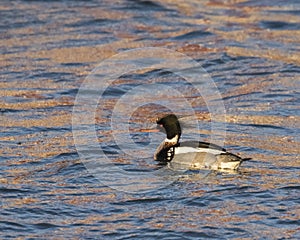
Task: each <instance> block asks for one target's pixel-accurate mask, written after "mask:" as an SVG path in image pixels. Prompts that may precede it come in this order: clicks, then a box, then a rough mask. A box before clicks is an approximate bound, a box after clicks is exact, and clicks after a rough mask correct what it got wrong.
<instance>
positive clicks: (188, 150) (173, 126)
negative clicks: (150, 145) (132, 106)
mask: <svg viewBox="0 0 300 240" xmlns="http://www.w3.org/2000/svg"><path fill="white" fill-rule="evenodd" d="M156 123H157V124H159V125H160V126H162V127H163V128H164V129H165V131H166V133H167V138H166V139H165V140H164V141H163V142H162V143H161V144H160V145H159V147H158V148H157V149H156V152H155V154H154V159H155V160H156V161H159V162H160V163H162V164H167V163H168V162H171V161H172V163H173V162H176V163H183V164H187V163H188V164H189V168H190V169H211V170H218V169H225V170H226V169H227V170H237V169H238V168H239V166H240V165H241V163H242V162H243V161H246V160H249V159H250V158H241V157H239V156H237V155H235V154H233V153H229V152H227V151H226V149H224V148H222V147H220V146H218V145H215V144H212V143H207V142H196V141H188V142H183V143H180V142H179V139H180V136H181V127H180V123H179V121H178V118H177V117H176V116H175V115H174V114H170V115H167V116H165V117H163V118H161V119H158V120H157V121H156Z"/></svg>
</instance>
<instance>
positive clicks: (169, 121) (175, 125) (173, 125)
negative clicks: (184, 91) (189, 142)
mask: <svg viewBox="0 0 300 240" xmlns="http://www.w3.org/2000/svg"><path fill="white" fill-rule="evenodd" d="M156 123H157V124H159V125H161V126H162V127H163V128H164V129H165V130H166V133H167V139H169V140H171V139H174V138H175V137H176V136H177V137H178V141H179V138H180V136H181V128H180V124H179V121H178V118H177V117H176V116H175V115H174V114H169V115H167V116H165V117H162V118H161V119H158V120H157V121H156Z"/></svg>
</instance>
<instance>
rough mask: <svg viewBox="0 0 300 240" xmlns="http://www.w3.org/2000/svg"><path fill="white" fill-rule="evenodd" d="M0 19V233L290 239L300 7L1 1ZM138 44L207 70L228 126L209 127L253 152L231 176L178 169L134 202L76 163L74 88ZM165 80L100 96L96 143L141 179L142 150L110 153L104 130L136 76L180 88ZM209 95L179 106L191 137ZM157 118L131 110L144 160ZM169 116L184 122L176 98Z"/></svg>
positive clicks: (299, 190) (299, 227)
mask: <svg viewBox="0 0 300 240" xmlns="http://www.w3.org/2000/svg"><path fill="white" fill-rule="evenodd" d="M0 19H1V21H0V31H1V32H0V37H1V45H0V49H1V61H0V64H1V70H0V71H1V74H0V76H1V82H0V87H1V88H0V92H1V99H0V108H1V112H0V119H1V121H0V124H1V130H0V139H1V143H0V144H1V148H0V156H1V161H0V171H1V175H0V193H1V201H0V204H1V210H0V213H1V214H0V216H1V217H0V229H1V231H0V238H1V239H16V238H17V239H202V238H203V239H204V238H215V239H241V238H243V239H299V238H300V207H299V205H300V200H299V199H300V198H299V197H300V179H299V170H300V158H299V153H300V148H299V146H300V139H299V135H300V109H299V105H300V98H299V96H300V95H299V94H300V88H299V87H300V58H299V50H300V3H299V1H297V0H289V1H279V0H278V1H251V0H250V1H243V0H236V1H192V0H189V1H180V0H178V1H137V0H136V1H129V0H128V1H125V0H124V1H123V0H120V1H6V0H4V1H1V4H0ZM145 47H161V48H165V49H169V50H172V51H174V52H175V51H177V52H180V53H182V54H185V55H186V56H189V57H192V58H193V59H194V60H195V61H196V62H197V63H199V64H201V65H202V66H203V67H204V69H205V70H206V71H207V72H208V73H209V75H210V76H211V78H212V79H213V81H214V82H215V84H216V86H217V87H218V90H219V93H220V94H221V96H222V99H223V101H222V103H223V104H224V107H225V110H226V115H225V117H224V116H223V118H218V122H219V123H220V124H221V125H222V126H224V125H225V124H226V129H219V130H218V131H215V132H213V133H214V134H216V135H218V136H217V137H220V136H224V134H226V138H225V143H224V144H225V146H226V147H227V148H228V149H229V150H230V151H232V152H234V153H237V154H239V155H241V156H244V157H252V158H253V160H252V161H248V162H245V163H244V164H243V165H242V167H241V168H240V171H239V172H236V173H221V172H218V173H217V172H210V173H205V174H204V175H203V174H202V172H186V173H184V174H182V175H180V176H178V175H177V176H175V177H176V179H175V180H172V181H171V182H170V184H168V185H167V186H165V187H163V188H159V189H154V190H153V191H150V192H144V193H140V194H135V193H128V192H125V191H118V190H115V189H113V188H111V187H108V186H106V185H105V184H103V183H102V182H101V181H98V179H97V178H96V177H95V176H94V175H93V174H91V173H90V172H89V171H88V170H87V169H86V168H85V165H84V164H83V163H82V161H81V159H80V157H79V155H78V152H77V149H76V147H75V144H74V138H73V134H72V117H73V106H74V102H75V98H76V95H77V93H78V90H79V88H80V86H81V84H82V83H83V82H84V79H85V78H86V77H87V76H88V75H89V74H90V73H91V71H92V70H93V69H94V68H95V67H96V66H97V65H98V64H99V63H100V62H101V61H102V60H105V59H108V58H110V57H112V56H113V55H115V54H117V53H121V52H123V51H125V50H130V49H136V48H145ZM130 57H131V59H128V61H129V62H130V61H134V60H135V58H136V59H138V57H139V56H132V55H131V56H130ZM110 71H112V72H114V70H113V69H110ZM173 77H174V76H172V75H170V74H168V73H166V72H164V71H162V70H160V69H158V70H157V69H156V70H149V71H141V72H138V71H136V72H133V73H130V74H129V73H128V74H127V75H124V76H122V77H121V78H120V79H119V80H118V81H115V82H114V83H113V86H111V88H109V89H108V90H107V92H106V95H105V96H106V97H105V99H104V100H103V99H102V100H103V101H102V102H101V104H99V105H98V107H97V110H96V116H95V123H96V133H97V134H96V135H97V139H98V140H99V143H100V144H102V148H103V149H104V151H105V153H106V154H107V156H109V157H110V159H111V162H113V163H114V166H118V167H120V168H122V169H124V170H126V171H128V172H130V171H131V172H138V171H140V172H141V174H142V173H145V172H151V171H156V169H157V168H159V166H157V165H156V163H155V162H154V161H153V160H152V159H151V158H147V157H145V156H143V155H140V154H141V153H140V152H139V153H138V156H140V158H138V159H133V158H131V157H128V156H126V154H124V153H123V154H117V153H118V150H119V147H120V146H119V147H117V146H116V145H117V144H116V142H115V140H114V139H113V138H112V135H111V134H112V131H113V130H114V129H111V128H110V127H109V124H110V119H111V117H112V114H113V109H114V106H115V104H116V103H117V101H118V99H120V97H122V96H124V94H126V93H127V92H129V91H130V90H132V89H134V87H137V86H139V84H141V81H142V82H143V83H144V82H146V81H150V82H163V83H164V84H163V85H164V86H172V87H173V88H174V90H175V89H176V90H178V89H184V87H185V85H184V83H182V82H181V80H180V79H179V80H178V81H175V80H174V79H176V77H175V78H173ZM172 82H175V83H174V85H172ZM91 94H92V93H91ZM91 96H92V95H91ZM155 96H156V97H155ZM202 97H203V96H202ZM215 97H216V96H215V95H210V93H208V95H207V98H210V100H211V104H212V106H214V103H215V104H216V105H217V104H218V103H220V99H215ZM154 98H155V99H156V100H158V101H161V102H162V103H168V102H170V101H173V100H174V101H176V99H173V98H168V95H167V94H166V97H162V95H155V93H154ZM205 100H207V99H204V100H203V99H202V98H201V96H199V94H198V95H197V93H193V94H190V98H188V101H189V102H190V103H191V105H192V107H193V109H194V110H195V116H196V117H197V119H198V120H199V121H200V124H201V129H200V130H199V131H197V134H198V133H199V134H200V136H201V138H202V140H209V139H210V137H209V136H210V134H211V133H212V131H211V124H210V123H211V121H210V120H212V121H214V120H215V119H211V115H210V112H209V110H208V108H207V106H206V103H205ZM130 104H132V103H129V106H131V105H130ZM90 110H91V111H92V110H93V109H90ZM165 110H166V109H165V108H162V107H159V106H158V105H153V104H152V105H151V104H149V105H147V106H144V107H143V108H139V109H137V110H135V111H133V112H132V115H131V120H130V129H131V131H132V132H131V137H132V139H133V140H134V142H135V143H136V144H137V145H138V146H146V147H147V146H148V148H149V151H153V152H154V150H155V149H152V148H151V146H152V145H151V144H152V143H151V144H150V145H149V141H150V140H149V139H151V138H152V139H154V140H155V141H156V140H157V141H161V140H162V138H163V135H159V134H158V135H155V134H154V133H153V134H152V133H145V132H143V131H141V129H143V128H144V127H145V126H150V125H151V124H152V123H154V120H155V118H156V117H157V116H158V115H161V114H163V113H164V111H165ZM171 110H172V111H174V112H176V113H177V114H178V115H182V116H183V117H186V116H185V115H187V112H186V109H184V108H182V105H180V104H178V109H171ZM81 115H82V118H83V119H84V116H85V115H86V112H82V113H81ZM222 119H223V120H222ZM73 120H74V119H73ZM119 121H120V123H122V122H124V121H125V119H119ZM125 122H126V121H125ZM83 124H84V122H83ZM116 134H119V135H120V136H122V134H123V133H122V132H121V131H120V132H117V133H116ZM187 136H189V133H187ZM88 137H89V136H88ZM154 143H155V142H154ZM154 143H153V144H154ZM158 143H159V142H157V144H158ZM82 144H83V145H84V144H85V146H86V147H88V143H86V142H83V143H82ZM149 146H150V147H149ZM130 147H132V145H130ZM133 148H134V146H133ZM87 150H89V149H87ZM102 157H103V156H99V159H100V160H101V158H102ZM169 174H170V177H172V176H171V175H172V174H171V173H169V172H168V171H167V170H166V172H165V175H164V177H167V179H168V175H169ZM117 178H118V176H112V179H111V181H112V183H113V182H114V181H116V179H117ZM121 180H123V179H121ZM143 181H145V183H144V184H145V186H146V185H147V186H155V184H157V182H156V181H157V179H154V178H153V179H151V178H148V179H143ZM122 184H123V187H124V188H126V189H132V190H134V189H136V188H135V186H136V185H134V183H132V182H131V181H126V179H125V181H122ZM121 188H122V186H121Z"/></svg>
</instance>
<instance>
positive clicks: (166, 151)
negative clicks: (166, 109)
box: [154, 114, 181, 162]
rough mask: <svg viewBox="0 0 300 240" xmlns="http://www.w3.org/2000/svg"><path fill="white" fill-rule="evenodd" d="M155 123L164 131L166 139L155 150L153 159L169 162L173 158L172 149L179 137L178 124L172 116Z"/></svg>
mask: <svg viewBox="0 0 300 240" xmlns="http://www.w3.org/2000/svg"><path fill="white" fill-rule="evenodd" d="M156 123H157V124H158V125H160V126H162V127H163V128H164V129H165V131H166V133H167V138H166V139H165V140H164V141H163V142H162V143H161V144H160V145H159V147H158V148H157V149H156V152H155V154H154V159H155V160H157V161H160V162H169V161H171V160H172V159H173V157H174V147H175V146H176V145H177V144H178V142H179V139H180V136H181V128H180V124H179V121H178V118H177V117H176V116H175V115H174V114H169V115H167V116H164V117H162V118H160V119H157V121H156Z"/></svg>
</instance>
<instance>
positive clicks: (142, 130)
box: [141, 129, 159, 133]
mask: <svg viewBox="0 0 300 240" xmlns="http://www.w3.org/2000/svg"><path fill="white" fill-rule="evenodd" d="M141 132H148V133H152V132H159V129H141Z"/></svg>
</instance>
